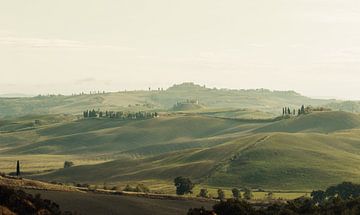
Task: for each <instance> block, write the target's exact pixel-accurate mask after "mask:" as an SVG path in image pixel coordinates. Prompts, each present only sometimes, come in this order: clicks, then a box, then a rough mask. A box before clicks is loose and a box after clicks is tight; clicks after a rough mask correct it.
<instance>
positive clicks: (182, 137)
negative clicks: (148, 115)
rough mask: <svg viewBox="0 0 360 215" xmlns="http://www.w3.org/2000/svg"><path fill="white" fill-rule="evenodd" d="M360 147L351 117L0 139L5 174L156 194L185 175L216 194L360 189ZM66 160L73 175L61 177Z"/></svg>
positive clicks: (19, 134) (130, 124)
mask: <svg viewBox="0 0 360 215" xmlns="http://www.w3.org/2000/svg"><path fill="white" fill-rule="evenodd" d="M207 114H208V113H207ZM359 140H360V120H359V116H358V115H356V114H352V113H346V112H317V113H313V114H308V115H304V116H300V117H295V118H290V119H283V120H280V121H277V120H256V119H255V120H251V119H246V120H244V119H232V118H221V117H214V116H208V115H206V114H203V113H199V114H198V113H189V114H176V113H172V114H162V115H161V116H160V117H159V118H154V119H147V120H118V119H106V118H105V119H86V120H72V121H68V120H64V121H62V122H56V123H53V124H45V125H42V126H39V127H35V128H33V129H31V130H19V131H9V132H5V133H0V147H1V150H0V155H1V156H0V161H1V165H3V166H0V167H1V168H2V169H5V170H7V169H11V165H13V164H12V162H13V161H14V160H18V159H19V160H22V161H23V162H22V166H23V168H24V171H25V172H29V174H32V175H31V177H33V178H36V179H42V180H48V181H62V182H79V183H80V182H81V183H92V184H103V183H104V182H106V183H110V184H118V183H120V184H124V183H129V182H137V181H138V182H139V181H141V182H144V183H148V184H150V185H153V184H158V183H165V184H171V181H172V180H173V178H174V176H177V175H183V176H189V177H191V178H192V179H193V180H195V181H196V182H198V183H201V184H204V185H208V186H221V187H232V186H240V187H242V186H250V187H254V188H256V187H261V188H265V189H280V190H283V189H286V190H289V189H290V190H291V189H293V190H294V189H295V190H298V189H300V190H308V189H314V188H323V187H326V186H328V185H331V184H334V183H339V182H341V181H346V180H351V181H354V182H359V178H360V171H359V170H358V166H360V157H359V151H360V148H359V144H360V142H359ZM65 160H71V161H74V163H75V166H74V167H72V168H68V169H63V168H62V165H63V162H64V161H65ZM11 161H12V162H11ZM44 170H47V171H45V172H42V171H44ZM314 176H316V177H315V178H314ZM279 182H281V183H279Z"/></svg>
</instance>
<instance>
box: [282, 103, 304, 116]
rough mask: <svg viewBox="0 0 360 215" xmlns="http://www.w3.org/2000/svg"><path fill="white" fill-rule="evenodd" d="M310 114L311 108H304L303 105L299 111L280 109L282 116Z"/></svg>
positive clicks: (287, 108) (286, 108)
mask: <svg viewBox="0 0 360 215" xmlns="http://www.w3.org/2000/svg"><path fill="white" fill-rule="evenodd" d="M310 112H311V106H308V107H306V108H305V106H304V105H302V106H301V107H300V108H299V109H297V110H296V109H290V108H289V107H284V108H283V109H282V114H283V116H291V115H293V116H296V115H298V116H300V115H304V114H308V113H310Z"/></svg>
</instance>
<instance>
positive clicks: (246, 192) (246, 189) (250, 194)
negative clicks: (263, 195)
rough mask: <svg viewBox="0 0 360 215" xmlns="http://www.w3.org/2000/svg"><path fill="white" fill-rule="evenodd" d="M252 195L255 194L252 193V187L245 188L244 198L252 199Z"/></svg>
mask: <svg viewBox="0 0 360 215" xmlns="http://www.w3.org/2000/svg"><path fill="white" fill-rule="evenodd" d="M252 197H253V194H252V191H251V189H249V188H245V189H244V199H246V200H250V199H252Z"/></svg>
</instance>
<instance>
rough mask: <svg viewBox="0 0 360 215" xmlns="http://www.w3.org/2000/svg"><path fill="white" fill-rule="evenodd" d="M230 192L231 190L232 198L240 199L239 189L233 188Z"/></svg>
mask: <svg viewBox="0 0 360 215" xmlns="http://www.w3.org/2000/svg"><path fill="white" fill-rule="evenodd" d="M231 192H232V195H233V198H234V199H240V198H241V192H240V190H239V189H237V188H233V189H232V190H231Z"/></svg>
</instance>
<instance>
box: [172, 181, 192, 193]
mask: <svg viewBox="0 0 360 215" xmlns="http://www.w3.org/2000/svg"><path fill="white" fill-rule="evenodd" d="M174 184H175V187H176V194H177V195H185V194H188V193H192V189H193V188H194V186H195V184H194V183H192V182H191V180H190V179H189V178H184V177H181V176H179V177H177V178H175V179H174Z"/></svg>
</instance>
